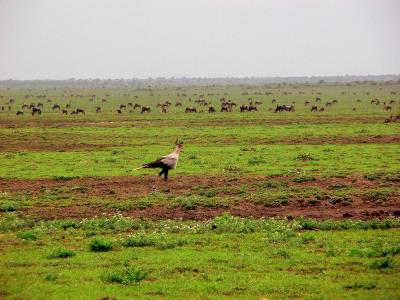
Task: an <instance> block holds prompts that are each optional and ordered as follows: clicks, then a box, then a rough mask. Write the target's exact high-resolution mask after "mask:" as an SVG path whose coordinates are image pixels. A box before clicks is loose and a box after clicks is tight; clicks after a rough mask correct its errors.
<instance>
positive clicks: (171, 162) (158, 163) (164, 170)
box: [135, 143, 183, 181]
mask: <svg viewBox="0 0 400 300" xmlns="http://www.w3.org/2000/svg"><path fill="white" fill-rule="evenodd" d="M182 149H183V144H182V143H179V144H177V145H176V148H175V151H174V152H172V153H170V154H168V155H165V156H163V157H161V158H159V159H157V160H155V161H153V162H150V163H147V164H144V165H142V166H140V167H139V168H136V169H135V170H138V169H142V168H143V169H146V168H152V169H155V168H160V169H161V172H160V173H158V176H161V175H162V174H164V180H165V181H167V180H168V171H169V170H171V169H176V166H177V164H178V160H179V154H180V152H181V151H182Z"/></svg>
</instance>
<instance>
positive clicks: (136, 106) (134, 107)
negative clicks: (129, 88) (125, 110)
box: [133, 103, 141, 110]
mask: <svg viewBox="0 0 400 300" xmlns="http://www.w3.org/2000/svg"><path fill="white" fill-rule="evenodd" d="M136 108H141V106H140V104H137V103H135V105H134V106H133V110H135V109H136Z"/></svg>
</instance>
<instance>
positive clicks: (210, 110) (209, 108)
mask: <svg viewBox="0 0 400 300" xmlns="http://www.w3.org/2000/svg"><path fill="white" fill-rule="evenodd" d="M208 112H209V113H215V112H216V110H215V108H214V106H210V107H208Z"/></svg>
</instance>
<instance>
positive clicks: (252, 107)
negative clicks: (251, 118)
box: [249, 104, 257, 111]
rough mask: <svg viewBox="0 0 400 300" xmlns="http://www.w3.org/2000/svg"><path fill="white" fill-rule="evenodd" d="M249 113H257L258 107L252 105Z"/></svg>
mask: <svg viewBox="0 0 400 300" xmlns="http://www.w3.org/2000/svg"><path fill="white" fill-rule="evenodd" d="M249 111H257V106H255V105H251V104H250V106H249Z"/></svg>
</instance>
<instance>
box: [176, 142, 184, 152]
mask: <svg viewBox="0 0 400 300" xmlns="http://www.w3.org/2000/svg"><path fill="white" fill-rule="evenodd" d="M175 145H176V147H175V152H178V153H179V152H181V151H182V150H183V141H182V140H180V139H177V140H176V142H175Z"/></svg>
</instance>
